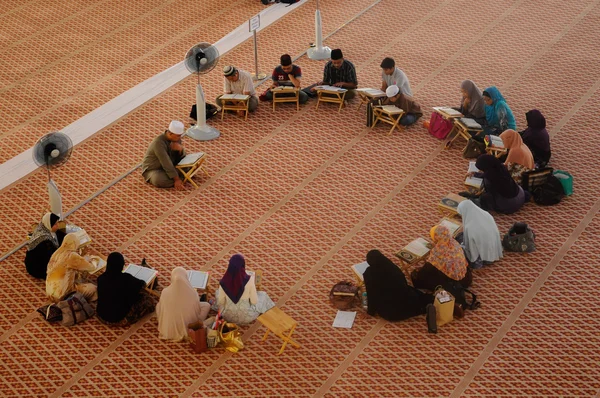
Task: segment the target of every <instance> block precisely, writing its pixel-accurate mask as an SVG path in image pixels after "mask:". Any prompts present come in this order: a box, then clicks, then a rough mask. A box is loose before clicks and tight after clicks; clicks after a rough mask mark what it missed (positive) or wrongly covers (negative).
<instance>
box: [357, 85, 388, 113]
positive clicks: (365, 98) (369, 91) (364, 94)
mask: <svg viewBox="0 0 600 398" xmlns="http://www.w3.org/2000/svg"><path fill="white" fill-rule="evenodd" d="M356 93H357V94H358V98H359V99H360V101H359V103H358V108H357V109H356V111H357V112H358V111H360V108H361V107H362V106H363V105H367V104H368V103H369V102H371V101H372V100H374V99H377V98H383V97H385V96H386V95H385V93H384V92H383V91H381V90H377V89H375V88H357V89H356Z"/></svg>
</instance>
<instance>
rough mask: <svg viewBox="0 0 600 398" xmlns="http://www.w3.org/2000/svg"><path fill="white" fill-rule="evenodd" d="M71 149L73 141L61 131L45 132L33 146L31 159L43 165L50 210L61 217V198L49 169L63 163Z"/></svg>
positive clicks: (69, 154)
mask: <svg viewBox="0 0 600 398" xmlns="http://www.w3.org/2000/svg"><path fill="white" fill-rule="evenodd" d="M72 151H73V142H72V141H71V139H70V138H69V136H68V135H66V134H64V133H61V132H53V133H49V134H46V135H45V136H43V137H42V138H40V140H39V141H38V142H37V143H36V144H35V146H34V147H33V161H34V162H35V164H37V165H38V166H45V167H46V170H47V171H48V195H49V196H50V211H52V213H54V214H56V215H57V216H59V217H60V218H62V198H61V196H60V192H59V191H58V187H57V186H56V183H55V182H54V181H53V180H52V178H51V176H50V169H55V168H57V167H59V166H60V165H62V164H64V163H65V162H66V161H67V160H68V159H69V157H70V156H71V152H72Z"/></svg>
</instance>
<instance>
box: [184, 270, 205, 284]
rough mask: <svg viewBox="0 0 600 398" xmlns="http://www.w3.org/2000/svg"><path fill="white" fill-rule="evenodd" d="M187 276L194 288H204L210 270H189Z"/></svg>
mask: <svg viewBox="0 0 600 398" xmlns="http://www.w3.org/2000/svg"><path fill="white" fill-rule="evenodd" d="M187 276H188V280H189V281H190V284H191V285H192V287H193V288H194V289H206V285H207V284H208V277H209V276H210V272H204V271H194V270H189V271H188V272H187Z"/></svg>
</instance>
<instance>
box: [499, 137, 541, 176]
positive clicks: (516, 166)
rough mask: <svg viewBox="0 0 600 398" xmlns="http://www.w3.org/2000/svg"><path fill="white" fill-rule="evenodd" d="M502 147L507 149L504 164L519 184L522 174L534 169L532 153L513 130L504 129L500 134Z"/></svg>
mask: <svg viewBox="0 0 600 398" xmlns="http://www.w3.org/2000/svg"><path fill="white" fill-rule="evenodd" d="M500 138H501V139H502V143H503V144H504V147H505V148H506V149H508V156H507V157H506V161H505V162H504V165H505V166H506V169H507V170H508V172H509V173H510V175H511V177H512V178H513V180H515V182H516V183H517V184H519V185H521V179H522V175H523V173H524V172H526V171H530V170H533V169H535V163H534V161H533V155H532V154H531V151H530V150H529V148H527V145H525V144H524V143H523V139H522V138H521V136H520V135H519V133H517V132H516V131H515V130H506V131H505V132H504V133H502V134H500Z"/></svg>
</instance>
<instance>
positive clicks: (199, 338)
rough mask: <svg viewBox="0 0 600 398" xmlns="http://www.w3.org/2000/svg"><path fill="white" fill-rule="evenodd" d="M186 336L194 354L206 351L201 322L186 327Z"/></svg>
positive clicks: (203, 329)
mask: <svg viewBox="0 0 600 398" xmlns="http://www.w3.org/2000/svg"><path fill="white" fill-rule="evenodd" d="M188 336H189V337H190V345H191V346H192V348H193V350H194V352H195V353H196V354H200V353H202V352H204V351H206V350H207V349H208V347H207V343H206V328H205V327H204V324H203V323H202V322H194V323H190V324H189V325H188Z"/></svg>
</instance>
